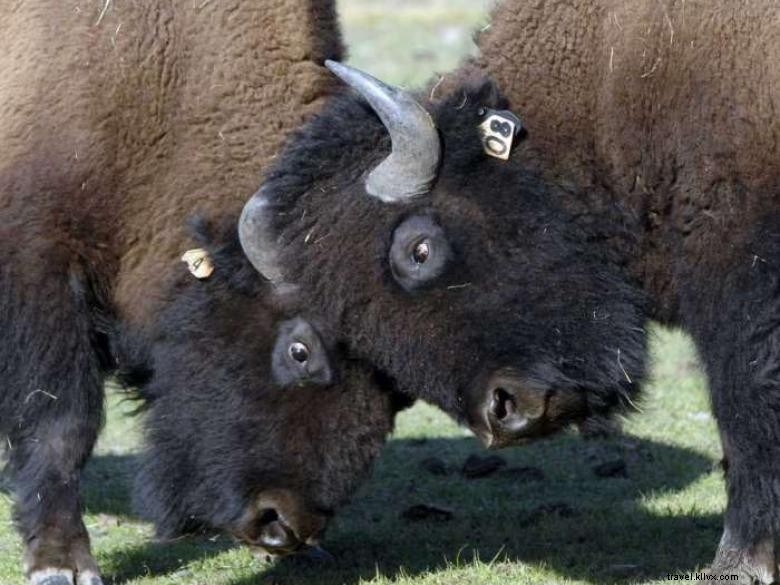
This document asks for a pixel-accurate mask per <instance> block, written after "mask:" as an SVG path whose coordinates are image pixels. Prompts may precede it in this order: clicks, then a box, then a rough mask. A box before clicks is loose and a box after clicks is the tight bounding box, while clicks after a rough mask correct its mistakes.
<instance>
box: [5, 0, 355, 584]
mask: <svg viewBox="0 0 780 585" xmlns="http://www.w3.org/2000/svg"><path fill="white" fill-rule="evenodd" d="M0 39H2V41H1V42H0V46H1V47H2V50H1V51H0V78H1V79H2V80H3V81H2V83H0V144H1V145H2V149H1V150H2V152H0V255H2V262H1V263H0V328H1V329H2V331H3V337H2V342H0V380H2V383H3V387H2V392H0V432H2V434H3V435H4V438H7V439H8V444H9V445H10V446H9V450H8V453H7V456H8V458H9V469H10V471H11V473H12V475H13V478H14V485H15V494H16V499H17V514H16V515H17V521H18V524H19V528H20V531H21V533H22V536H23V538H24V541H25V542H26V543H27V552H26V565H27V570H28V571H29V572H35V571H39V570H43V569H46V568H55V569H63V570H64V569H68V570H76V571H77V572H78V571H81V572H82V573H84V574H86V572H88V571H94V570H95V569H96V568H95V567H94V562H93V561H92V560H91V557H90V556H89V552H88V549H89V544H88V539H87V536H86V531H85V530H84V526H83V524H82V522H81V520H80V505H79V497H78V477H79V470H80V469H81V467H82V465H83V463H84V461H85V460H86V458H87V457H88V456H89V454H90V451H91V450H92V446H93V444H94V440H95V436H96V435H97V432H98V429H99V427H100V423H101V417H102V410H103V406H102V404H103V397H102V381H103V375H104V373H105V371H106V370H107V369H109V368H111V367H112V363H111V359H110V357H109V356H110V352H109V348H108V345H107V343H106V336H107V334H108V332H109V330H110V329H111V328H112V325H111V323H112V322H114V321H116V320H118V321H119V322H121V323H123V324H125V325H128V326H130V325H132V326H140V325H145V324H148V323H150V322H152V321H153V320H154V317H155V315H157V314H158V313H159V311H160V309H161V307H162V296H163V293H162V291H164V290H165V289H166V287H167V286H168V284H167V282H168V281H169V280H170V278H171V274H172V273H174V272H175V273H177V274H178V273H180V272H181V271H183V270H185V269H184V266H183V265H182V264H180V263H179V261H178V258H179V256H180V255H181V253H182V252H183V251H184V250H186V249H188V248H191V247H192V246H193V242H192V241H191V239H190V238H189V237H188V236H187V235H186V233H185V230H184V226H183V224H184V218H185V217H187V216H189V215H190V214H192V213H195V212H203V213H208V214H209V215H210V216H212V217H217V218H218V217H220V216H224V215H229V216H232V217H236V216H237V215H238V212H239V210H240V207H241V205H242V203H243V202H244V200H245V199H246V197H247V196H248V195H249V194H250V193H251V192H252V190H253V187H254V186H255V185H256V183H257V180H258V179H257V178H258V176H259V175H260V173H261V171H262V169H263V166H264V164H265V163H267V162H268V161H269V159H270V158H271V157H272V155H273V154H274V153H275V152H276V149H277V148H278V147H279V145H280V144H281V142H282V140H283V139H284V136H285V134H286V132H287V131H288V130H290V129H292V128H293V127H295V126H297V125H298V124H300V123H301V122H302V121H303V120H304V119H305V118H306V117H307V116H308V115H310V114H311V113H312V112H314V111H315V110H317V109H318V108H319V106H320V103H321V101H322V99H321V98H322V96H323V95H325V94H327V93H328V92H329V91H330V89H331V88H332V87H333V84H334V81H333V80H332V79H331V77H330V75H328V74H327V72H326V71H325V70H324V68H322V67H321V65H320V63H321V62H322V60H323V59H325V58H339V57H340V56H341V52H342V49H341V42H340V37H339V33H338V31H337V28H336V22H335V15H334V10H333V3H332V2H331V1H323V2H320V1H317V2H314V1H308V0H267V1H263V2H259V1H252V2H249V1H239V0H229V1H220V2H195V3H192V2H189V3H187V2H177V3H170V2H163V1H157V0H144V1H139V2H121V1H114V2H105V3H104V2H99V3H96V2H85V1H82V2H79V1H75V0H74V1H67V2H55V3H52V2H43V1H29V2H13V3H11V4H10V5H9V6H7V7H5V8H4V10H3V16H2V19H0ZM3 442H4V443H5V442H6V441H5V440H4V441H3ZM64 574H65V573H64Z"/></svg>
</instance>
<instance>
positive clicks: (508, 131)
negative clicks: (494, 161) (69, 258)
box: [479, 108, 523, 160]
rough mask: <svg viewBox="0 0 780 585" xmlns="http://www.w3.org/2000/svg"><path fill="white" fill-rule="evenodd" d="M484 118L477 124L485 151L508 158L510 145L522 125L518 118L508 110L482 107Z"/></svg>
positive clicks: (503, 158)
mask: <svg viewBox="0 0 780 585" xmlns="http://www.w3.org/2000/svg"><path fill="white" fill-rule="evenodd" d="M484 112H485V114H484V116H485V119H484V120H483V121H482V123H481V124H480V125H479V129H480V131H481V132H482V147H483V148H484V150H485V153H486V154H488V155H490V156H494V157H496V158H500V159H501V160H508V159H509V154H510V153H511V152H512V145H513V143H514V141H515V138H516V137H517V135H518V134H519V133H520V130H521V129H522V127H523V125H522V123H521V122H520V118H518V117H517V116H515V115H514V114H513V113H512V112H510V111H509V110H491V109H488V108H485V109H484Z"/></svg>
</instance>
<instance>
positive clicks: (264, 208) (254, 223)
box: [238, 189, 284, 284]
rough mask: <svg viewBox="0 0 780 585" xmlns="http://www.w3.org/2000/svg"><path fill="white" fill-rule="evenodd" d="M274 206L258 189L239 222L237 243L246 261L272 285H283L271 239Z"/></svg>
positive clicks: (276, 251) (274, 241)
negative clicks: (238, 242) (239, 244)
mask: <svg viewBox="0 0 780 585" xmlns="http://www.w3.org/2000/svg"><path fill="white" fill-rule="evenodd" d="M273 213H274V211H273V205H272V204H271V202H270V200H269V199H268V197H267V196H266V195H265V194H264V193H263V190H262V189H260V191H258V192H257V193H255V194H254V195H252V197H250V198H249V201H247V202H246V204H245V205H244V210H243V211H242V212H241V217H240V218H239V220H238V240H239V241H240V242H241V247H242V248H243V249H244V254H246V257H247V258H249V261H250V262H251V263H252V265H253V266H254V267H255V268H256V269H257V271H258V272H259V273H260V274H262V275H263V276H264V277H265V278H266V279H268V280H270V281H271V282H272V283H274V284H281V283H282V282H283V281H284V278H283V276H282V271H281V269H280V268H279V263H278V256H279V253H278V250H277V247H278V242H277V240H276V238H275V237H274V235H273V225H272V218H273Z"/></svg>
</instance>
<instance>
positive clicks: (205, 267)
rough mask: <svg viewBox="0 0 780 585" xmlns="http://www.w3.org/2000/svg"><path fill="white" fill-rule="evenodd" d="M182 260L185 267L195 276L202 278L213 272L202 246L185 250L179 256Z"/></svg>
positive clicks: (207, 254) (209, 259)
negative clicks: (185, 264)
mask: <svg viewBox="0 0 780 585" xmlns="http://www.w3.org/2000/svg"><path fill="white" fill-rule="evenodd" d="M181 260H182V262H186V263H187V268H188V269H189V271H190V272H191V273H192V275H193V276H194V277H195V278H199V279H204V278H208V277H209V276H211V273H212V272H214V265H213V264H212V263H211V258H210V257H209V253H208V252H207V251H206V250H204V249H203V248H194V249H192V250H187V251H186V252H184V254H183V255H182V257H181Z"/></svg>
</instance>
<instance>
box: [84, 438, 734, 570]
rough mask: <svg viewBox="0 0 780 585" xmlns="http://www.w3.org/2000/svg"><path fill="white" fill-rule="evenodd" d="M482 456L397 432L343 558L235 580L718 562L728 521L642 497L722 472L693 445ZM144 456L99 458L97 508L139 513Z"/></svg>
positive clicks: (196, 546)
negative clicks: (434, 510) (660, 508)
mask: <svg viewBox="0 0 780 585" xmlns="http://www.w3.org/2000/svg"><path fill="white" fill-rule="evenodd" d="M471 454H477V455H481V456H484V455H486V453H485V452H484V450H483V449H482V448H481V447H480V446H479V445H478V444H477V442H476V441H475V440H474V439H471V438H436V439H422V440H408V439H407V440H394V441H391V442H390V443H388V446H387V448H386V450H385V452H384V454H383V456H382V458H381V460H380V461H378V462H377V465H376V469H375V473H374V475H373V477H372V479H371V481H369V482H367V483H366V485H364V486H363V488H362V489H361V490H360V491H359V493H358V494H357V495H356V496H355V498H354V499H353V503H352V504H351V505H350V506H348V507H347V508H345V509H344V510H342V511H341V513H340V514H338V515H337V518H336V520H335V521H334V523H333V525H332V526H331V528H330V530H329V532H328V535H327V536H326V538H325V539H324V541H323V545H324V546H325V547H326V548H327V549H328V550H329V551H330V552H331V553H332V554H333V555H334V556H335V557H336V559H337V560H336V561H335V562H330V563H319V564H313V563H312V562H311V561H309V560H306V559H300V558H288V559H283V560H282V561H280V562H278V563H276V564H275V565H272V566H270V567H263V566H261V565H258V572H257V574H256V575H254V576H253V577H251V578H245V579H238V580H234V581H232V583H231V585H254V584H256V583H258V584H259V583H275V584H279V585H286V584H293V583H295V584H298V583H307V582H311V583H313V582H316V583H318V584H323V585H331V584H332V585H336V584H342V583H347V584H353V583H357V582H359V581H360V579H370V578H372V577H374V576H375V575H376V574H377V572H378V573H379V574H382V575H385V576H387V577H388V578H393V577H395V576H398V575H400V574H401V572H403V574H404V575H409V576H413V575H416V574H420V573H427V572H431V571H433V572H435V571H437V570H439V569H443V568H446V567H448V566H451V565H453V564H456V565H457V564H458V563H460V562H463V563H467V562H469V561H470V560H471V559H472V558H474V557H475V556H477V557H479V558H480V559H481V560H482V561H489V560H490V559H492V558H494V557H498V558H499V559H506V560H509V561H520V562H525V563H532V564H535V563H544V564H545V565H546V566H547V567H549V568H550V569H552V570H554V571H555V572H556V573H558V574H560V575H562V576H565V577H569V578H574V579H583V580H586V581H590V582H592V583H630V582H634V581H636V580H637V579H640V578H642V579H648V578H663V577H664V576H665V575H666V573H667V572H669V571H673V570H677V571H692V570H694V569H695V568H696V567H697V566H701V565H702V564H704V563H706V562H707V561H708V560H710V559H709V555H710V554H711V553H712V552H713V550H714V546H715V543H716V542H717V539H718V536H719V531H720V525H721V520H720V517H718V516H714V515H702V514H699V513H697V512H696V510H695V507H693V509H692V510H691V511H690V512H686V513H685V514H682V515H681V514H679V513H677V514H675V513H672V512H670V513H669V514H668V515H656V514H654V513H650V512H648V511H647V510H646V509H645V507H644V506H643V505H642V501H643V498H645V497H649V496H652V495H653V494H663V493H668V492H677V491H679V490H682V489H684V488H685V487H686V486H688V485H689V484H690V483H692V482H693V481H695V480H696V479H698V478H699V477H701V476H703V475H705V474H708V473H711V472H712V471H713V465H714V462H713V461H712V460H710V459H708V458H706V457H704V456H702V455H700V454H698V453H696V452H694V451H691V450H687V449H684V448H681V447H675V446H670V445H665V444H661V443H655V442H652V441H648V440H642V439H636V438H632V437H621V438H615V439H610V440H591V441H583V440H582V439H580V438H578V437H569V436H566V437H560V438H557V439H554V440H548V441H544V442H540V443H536V444H534V445H531V446H527V447H523V448H515V449H509V450H504V451H501V452H500V453H499V454H500V455H501V457H503V458H504V459H506V460H507V467H505V468H504V469H503V470H500V471H498V472H496V473H494V474H492V475H490V476H488V477H483V478H479V479H467V478H465V477H464V476H463V474H462V473H461V472H460V470H461V468H462V465H463V462H464V461H465V459H466V458H467V457H468V456H469V455H471ZM431 457H436V458H438V459H440V462H439V468H440V469H439V472H443V473H444V474H443V475H436V474H433V473H431V472H429V471H426V470H425V469H424V468H423V467H422V466H421V462H422V461H424V460H425V459H427V458H431ZM620 461H622V462H623V464H624V465H625V467H624V472H625V476H623V471H622V470H621V466H620V464H619V463H618V462H620ZM132 464H133V461H132V458H131V457H114V456H108V457H96V458H95V460H94V461H93V462H92V463H91V465H90V468H89V470H88V473H87V476H86V477H85V496H86V498H85V499H86V505H87V508H88V509H89V510H90V511H91V512H93V513H99V512H105V513H109V514H119V515H129V514H130V513H131V512H130V508H131V507H130V503H129V500H130V498H129V492H128V486H129V485H130V481H129V475H130V472H129V470H130V469H131V467H132ZM441 464H443V466H444V468H443V469H441ZM604 464H606V465H605V466H604V467H602V474H601V475H605V471H606V472H607V473H606V475H607V476H608V477H602V476H600V475H599V474H597V473H596V471H595V469H596V468H597V467H599V466H600V465H604ZM518 468H523V469H520V470H518ZM528 468H532V469H531V470H530V471H529V470H528ZM610 468H611V470H612V474H610V473H608V472H609V471H610ZM421 503H427V504H434V505H437V506H441V507H445V508H448V509H450V510H451V511H452V512H453V516H452V518H451V519H449V520H435V519H423V520H418V521H412V520H408V519H405V518H404V517H403V512H404V510H406V509H407V508H408V507H410V506H413V505H416V504H421ZM230 546H231V545H230V544H229V543H228V541H227V539H225V538H220V539H218V540H217V541H216V542H212V541H210V540H208V539H198V540H183V541H177V542H174V543H154V542H150V543H149V544H147V545H144V546H142V547H137V548H134V549H125V550H121V551H117V552H116V553H111V555H110V556H109V562H108V565H109V566H110V567H112V568H113V571H112V572H113V582H114V583H124V582H125V581H128V580H131V579H133V578H136V577H140V576H144V575H152V576H154V575H158V576H159V575H165V574H170V573H176V574H177V575H179V574H185V573H186V574H189V573H188V570H187V568H186V565H187V563H188V562H190V561H196V560H201V559H205V558H208V557H210V556H213V555H216V554H219V553H221V552H223V551H225V550H226V549H228V548H230ZM195 577H197V575H196V574H193V578H195Z"/></svg>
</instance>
